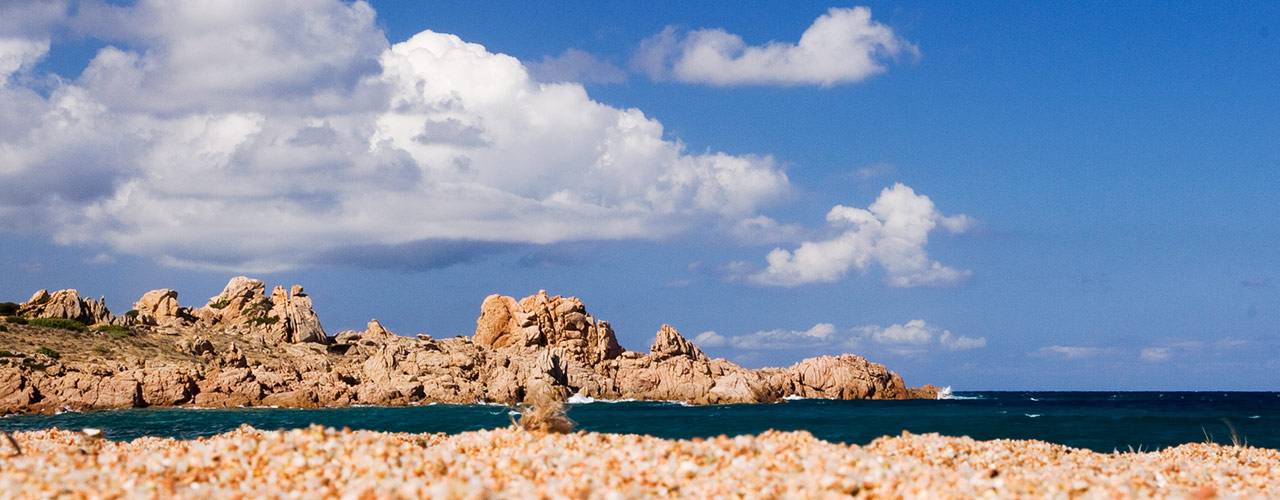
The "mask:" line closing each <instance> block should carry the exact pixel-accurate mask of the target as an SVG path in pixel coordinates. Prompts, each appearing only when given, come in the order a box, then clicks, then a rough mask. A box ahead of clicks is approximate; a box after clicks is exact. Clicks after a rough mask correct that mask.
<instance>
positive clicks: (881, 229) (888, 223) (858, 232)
mask: <svg viewBox="0 0 1280 500" xmlns="http://www.w3.org/2000/svg"><path fill="white" fill-rule="evenodd" d="M827 222H828V224H829V225H830V226H831V227H832V228H834V229H839V230H842V232H841V233H840V234H839V235H838V236H836V237H835V238H832V239H828V240H823V241H806V242H804V243H801V244H800V247H799V248H796V249H795V250H794V251H789V250H785V249H782V248H775V249H774V250H773V251H772V252H769V255H768V256H766V257H765V260H766V261H767V262H768V263H769V266H768V267H767V268H766V269H764V270H763V271H760V272H758V273H755V274H752V275H750V276H749V277H748V278H747V279H748V281H749V282H751V283H755V284H758V285H766V286H798V285H805V284H809V283H828V282H833V281H837V280H840V279H842V278H844V277H845V275H846V274H848V273H849V270H850V269H856V270H858V271H859V272H866V271H867V269H869V268H870V267H872V266H873V265H877V266H880V267H883V268H884V270H885V284H886V285H888V286H891V287H898V288H910V287H918V286H933V287H945V286H953V285H956V284H959V283H961V282H963V281H964V280H965V279H966V278H968V277H969V276H970V275H971V274H972V273H971V272H970V271H968V270H961V269H954V268H951V267H948V266H944V265H942V264H941V263H939V262H938V261H935V260H930V259H929V255H928V253H926V252H925V248H924V247H925V245H926V244H927V243H928V242H929V233H930V232H932V231H933V230H934V229H935V228H937V227H938V226H941V227H942V228H943V229H945V230H947V231H948V232H951V233H956V234H958V233H963V232H965V231H967V230H969V229H970V228H971V227H972V226H973V224H974V220H973V219H972V218H971V217H969V216H967V215H953V216H944V215H942V213H941V212H939V211H938V209H937V208H935V207H934V204H933V201H932V200H930V199H929V197H928V196H925V195H918V194H916V192H915V191H914V190H912V189H911V188H910V187H907V186H905V185H903V184H901V183H899V184H894V185H893V186H892V187H889V188H885V189H884V190H883V191H881V192H880V196H879V197H878V198H876V201H875V202H874V203H872V204H871V206H870V207H868V208H867V209H865V210H864V209H861V208H852V207H846V206H843V205H836V206H835V207H834V208H832V209H831V211H830V212H828V213H827Z"/></svg>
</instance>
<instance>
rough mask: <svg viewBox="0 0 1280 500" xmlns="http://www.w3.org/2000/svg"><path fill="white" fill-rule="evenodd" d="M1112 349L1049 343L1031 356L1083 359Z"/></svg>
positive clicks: (1108, 352) (1106, 352)
mask: <svg viewBox="0 0 1280 500" xmlns="http://www.w3.org/2000/svg"><path fill="white" fill-rule="evenodd" d="M1111 352H1112V349H1107V348H1102V347H1086V346H1067V345H1051V346H1046V347H1041V348H1040V349H1037V350H1036V351H1035V352H1033V353H1031V355H1032V356H1037V357H1058V358H1065V359H1085V358H1094V357H1098V356H1102V355H1105V354H1110V353H1111Z"/></svg>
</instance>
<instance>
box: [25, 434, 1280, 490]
mask: <svg viewBox="0 0 1280 500" xmlns="http://www.w3.org/2000/svg"><path fill="white" fill-rule="evenodd" d="M13 436H14V438H15V440H16V441H17V442H19V443H20V445H21V446H22V448H23V454H22V455H15V454H14V450H13V449H12V446H11V445H10V444H9V443H8V442H4V441H3V440H0V460H3V462H4V464H5V467H3V468H0V496H5V497H13V498H39V497H46V496H49V495H58V494H62V495H68V494H69V495H72V496H75V495H86V494H92V495H98V496H101V497H108V498H110V497H131V498H132V497H141V498H146V497H177V498H195V497H205V498H209V497H216V498H221V497H227V496H235V495H241V496H249V497H283V496H291V495H299V494H300V495H304V496H307V497H318V498H329V497H332V498H338V497H352V498H358V497H361V496H366V495H372V496H374V497H378V498H411V497H431V498H477V497H479V498H483V497H487V496H496V497H517V496H519V497H530V496H532V497H551V498H640V497H643V498H653V497H658V498H663V497H667V498H677V497H679V498H711V497H724V496H737V495H746V496H753V495H758V496H761V497H781V498H824V497H847V496H848V495H854V496H860V497H871V498H877V497H982V496H989V495H990V496H995V497H1072V498H1076V497H1085V498H1092V497H1110V496H1111V495H1120V496H1124V497H1175V498H1213V497H1220V496H1225V497H1242V498H1255V497H1267V496H1275V495H1276V494H1280V491H1278V490H1280V450H1271V449H1261V448H1248V447H1238V446H1230V445H1217V444H1203V443H1193V444H1185V445H1181V446H1177V447H1172V448H1167V449H1164V450H1161V451H1158V452H1146V453H1142V452H1138V453H1135V452H1118V453H1097V452H1092V451H1089V450H1081V449H1076V448H1070V447H1067V446H1063V445H1056V444H1050V443H1046V442H1042V441H1029V440H1003V439H1002V440H992V441H976V440H973V439H970V438H963V437H960V438H957V437H944V436H940V435H936V434H908V433H904V434H902V435H898V436H886V437H882V438H879V439H876V440H875V441H873V442H872V443H870V444H868V445H866V446H857V445H841V444H834V443H830V442H827V441H823V440H820V439H817V438H815V437H813V436H812V435H811V434H809V433H808V432H805V431H788V432H782V431H767V432H763V433H760V434H758V435H746V436H737V437H725V436H720V437H716V438H710V439H688V440H676V439H662V438H655V437H649V436H643V435H636V434H606V433H594V432H578V433H570V434H554V433H551V434H544V433H536V432H528V431H524V430H520V429H516V428H513V427H505V428H499V429H493V430H485V431H470V432H464V433H461V434H453V435H445V434H441V433H434V434H412V433H389V432H377V431H352V430H348V429H341V430H339V429H334V428H326V427H320V426H311V427H308V428H303V429H295V430H289V431H262V430H258V429H254V428H251V427H248V426H242V427H240V428H239V429H236V430H234V431H231V432H227V433H223V434H219V435H216V436H212V437H208V438H197V439H192V440H185V441H184V440H176V439H168V438H139V439H135V440H133V441H128V442H115V441H108V440H103V439H100V438H95V437H92V436H90V435H87V434H86V433H83V432H76V431H66V430H42V431H28V432H17V433H14V434H13Z"/></svg>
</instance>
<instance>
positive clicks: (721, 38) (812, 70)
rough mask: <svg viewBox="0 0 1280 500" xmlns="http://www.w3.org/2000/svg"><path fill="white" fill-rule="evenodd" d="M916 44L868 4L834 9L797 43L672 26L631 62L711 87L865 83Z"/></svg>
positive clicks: (660, 75)
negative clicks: (752, 41)
mask: <svg viewBox="0 0 1280 500" xmlns="http://www.w3.org/2000/svg"><path fill="white" fill-rule="evenodd" d="M904 54H909V55H912V56H916V57H918V56H919V50H918V49H917V48H916V46H915V45H913V44H912V43H910V42H908V41H907V40H904V39H902V38H901V37H899V36H897V35H895V34H894V32H893V30H892V29H890V28H889V27H888V26H885V25H883V24H880V23H878V22H875V21H873V20H871V9H869V8H866V7H855V8H851V9H848V8H832V9H831V10H828V11H827V13H826V14H823V15H821V16H819V17H818V18H817V19H816V20H814V22H813V24H812V25H811V26H809V28H808V29H806V30H805V31H804V33H803V34H802V35H800V41H799V42H796V43H784V42H770V43H768V44H765V45H762V46H750V45H747V43H746V42H745V41H743V40H742V37H740V36H738V35H735V34H732V33H729V32H727V31H725V30H723V29H701V30H694V31H689V32H681V31H680V30H678V29H677V28H675V27H670V26H669V27H667V28H666V29H665V30H663V31H662V32H660V33H657V34H655V35H653V36H651V37H649V38H646V39H645V40H644V41H643V42H641V44H640V49H639V50H638V51H637V52H636V54H635V56H634V58H633V60H632V65H633V66H634V67H635V68H636V69H638V70H640V71H643V72H644V73H647V74H648V75H649V76H650V77H651V78H653V79H654V80H664V79H674V80H677V81H681V82H689V83H706V84H711V85H722V86H723V85H796V84H808V85H821V86H823V87H830V86H832V85H836V84H840V83H852V82H858V81H861V80H863V79H866V78H867V77H869V76H871V75H874V74H876V73H880V72H882V71H884V70H885V66H884V63H886V62H888V61H890V60H893V59H896V58H898V57H899V56H901V55H904Z"/></svg>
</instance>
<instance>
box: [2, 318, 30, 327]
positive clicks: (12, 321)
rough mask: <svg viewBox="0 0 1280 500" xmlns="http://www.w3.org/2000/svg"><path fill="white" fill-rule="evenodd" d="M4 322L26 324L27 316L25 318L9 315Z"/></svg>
mask: <svg viewBox="0 0 1280 500" xmlns="http://www.w3.org/2000/svg"><path fill="white" fill-rule="evenodd" d="M4 322H5V323H13V324H15V325H25V324H27V318H24V317H22V316H9V317H7V318H5V319H4Z"/></svg>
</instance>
